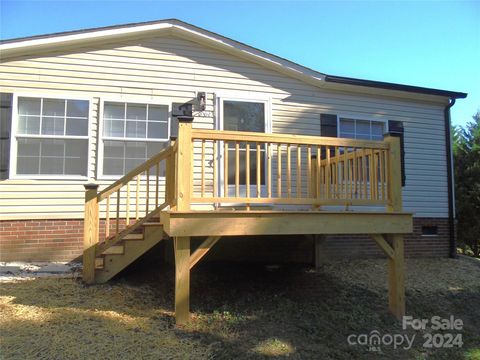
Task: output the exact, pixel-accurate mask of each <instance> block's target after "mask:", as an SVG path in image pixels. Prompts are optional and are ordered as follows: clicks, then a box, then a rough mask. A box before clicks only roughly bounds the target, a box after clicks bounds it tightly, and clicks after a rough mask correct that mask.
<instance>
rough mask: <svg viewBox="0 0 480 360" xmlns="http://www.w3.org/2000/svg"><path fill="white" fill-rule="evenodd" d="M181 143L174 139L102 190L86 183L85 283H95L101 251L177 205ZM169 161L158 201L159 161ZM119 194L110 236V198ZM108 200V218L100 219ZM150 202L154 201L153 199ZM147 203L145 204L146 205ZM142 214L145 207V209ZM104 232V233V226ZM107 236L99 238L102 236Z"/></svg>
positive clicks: (96, 185)
mask: <svg viewBox="0 0 480 360" xmlns="http://www.w3.org/2000/svg"><path fill="white" fill-rule="evenodd" d="M177 150H178V145H177V144H176V141H175V140H174V139H172V140H171V143H170V145H169V146H168V147H167V148H165V149H163V150H162V151H160V152H159V153H158V154H156V155H154V156H152V157H151V158H150V159H148V160H147V161H145V162H144V163H142V164H140V165H139V166H137V167H136V168H134V169H133V170H131V171H129V172H128V173H127V174H126V175H124V176H122V177H121V178H120V179H118V180H117V181H115V182H114V183H113V184H111V185H109V186H108V187H107V188H105V189H104V190H102V191H101V192H97V190H98V184H86V185H85V190H86V191H85V218H84V251H83V279H84V281H85V282H86V283H93V282H94V281H95V258H96V257H97V256H99V255H100V254H102V253H103V252H104V251H105V250H107V249H108V248H109V247H111V246H113V245H115V244H116V243H118V242H119V241H120V240H122V239H123V238H124V237H125V236H126V235H128V234H130V233H132V232H133V231H135V230H136V229H137V228H139V227H140V226H142V225H143V224H144V223H146V222H148V221H150V220H151V219H152V218H154V217H155V216H157V215H158V214H159V213H160V211H162V210H163V209H165V208H166V207H167V206H173V205H174V204H175V202H176V201H175V193H174V192H175V181H176V174H175V163H176V153H177ZM162 161H166V165H165V177H164V179H165V180H164V194H165V197H164V201H163V202H162V203H161V202H160V200H159V197H160V196H159V195H160V163H161V162H162ZM152 167H154V172H155V173H154V175H155V178H154V180H153V185H154V190H153V191H154V192H155V197H154V199H153V201H151V199H150V193H151V192H152V190H151V186H150V184H151V183H152V181H150V177H151V175H152V173H151V172H150V170H151V168H152ZM143 174H145V178H144V183H141V180H140V177H141V176H142V175H143ZM134 179H136V184H135V185H134V186H135V194H134V196H135V203H134V205H135V214H134V215H135V220H134V221H133V222H130V221H131V217H130V202H131V198H132V197H131V193H130V183H131V182H132V181H133V180H134ZM125 186H126V204H125V208H126V210H125V211H123V212H124V214H125V216H124V217H125V220H124V223H123V222H122V229H120V207H121V199H122V198H121V191H122V190H123V188H124V187H125ZM141 191H143V192H145V193H146V195H145V212H144V216H141V217H140V214H139V212H140V211H139V206H140V201H139V193H140V192H141ZM115 193H116V194H117V196H116V204H115V205H116V217H115V220H114V221H115V222H114V223H113V225H114V234H113V235H110V227H111V224H110V213H111V212H112V211H111V210H110V197H111V196H112V195H113V194H115ZM104 200H106V205H105V206H106V210H105V220H104V221H103V222H102V223H101V221H100V218H101V216H100V203H101V202H103V201H104ZM150 201H151V202H150ZM143 205H144V204H142V206H143ZM142 213H143V210H142ZM100 225H103V227H102V228H104V231H103V232H101V226H100ZM101 233H102V235H104V237H103V239H102V241H100V235H101Z"/></svg>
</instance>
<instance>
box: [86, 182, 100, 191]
mask: <svg viewBox="0 0 480 360" xmlns="http://www.w3.org/2000/svg"><path fill="white" fill-rule="evenodd" d="M83 186H84V187H85V190H97V189H98V184H94V183H88V184H85V185H83Z"/></svg>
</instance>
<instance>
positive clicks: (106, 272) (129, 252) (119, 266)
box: [95, 224, 165, 284]
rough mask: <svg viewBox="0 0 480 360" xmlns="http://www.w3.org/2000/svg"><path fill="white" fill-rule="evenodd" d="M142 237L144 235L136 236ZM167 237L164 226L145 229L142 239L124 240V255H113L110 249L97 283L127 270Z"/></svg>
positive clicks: (128, 238) (99, 271) (98, 272)
mask: <svg viewBox="0 0 480 360" xmlns="http://www.w3.org/2000/svg"><path fill="white" fill-rule="evenodd" d="M135 235H137V236H138V235H142V234H135ZM164 237H165V233H164V232H163V228H162V225H160V224H158V225H156V226H147V227H144V234H143V236H142V239H139V238H135V237H127V239H124V240H123V245H122V247H123V248H124V250H123V252H122V253H112V251H111V249H113V248H115V247H110V248H109V249H108V250H107V253H109V254H105V253H104V254H105V256H104V262H103V268H102V269H97V270H96V272H95V283H97V284H100V283H105V282H107V281H108V280H110V279H111V278H112V277H114V276H115V275H116V274H118V273H119V272H120V271H122V270H123V269H125V268H126V267H127V266H128V265H130V264H131V263H132V262H134V261H135V260H136V259H138V258H139V257H140V256H142V255H143V254H145V253H146V252H147V251H148V250H150V249H151V248H152V247H153V246H155V245H156V244H158V243H159V242H160V241H162V240H163V239H164Z"/></svg>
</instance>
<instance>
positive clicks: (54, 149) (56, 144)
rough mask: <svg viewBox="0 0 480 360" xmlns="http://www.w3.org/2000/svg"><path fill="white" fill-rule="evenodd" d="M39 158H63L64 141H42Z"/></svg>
mask: <svg viewBox="0 0 480 360" xmlns="http://www.w3.org/2000/svg"><path fill="white" fill-rule="evenodd" d="M41 142H42V148H41V156H42V157H48V156H59V157H61V158H63V156H64V152H65V140H53V139H43V140H41Z"/></svg>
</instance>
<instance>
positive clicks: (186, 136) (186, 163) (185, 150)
mask: <svg viewBox="0 0 480 360" xmlns="http://www.w3.org/2000/svg"><path fill="white" fill-rule="evenodd" d="M178 120H179V124H178V140H177V142H178V161H177V194H176V199H177V209H178V210H179V211H183V210H188V209H190V195H191V192H192V183H193V181H192V172H193V170H192V164H193V161H192V158H193V149H192V123H191V121H190V122H189V121H181V118H180V117H179V119H178Z"/></svg>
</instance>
